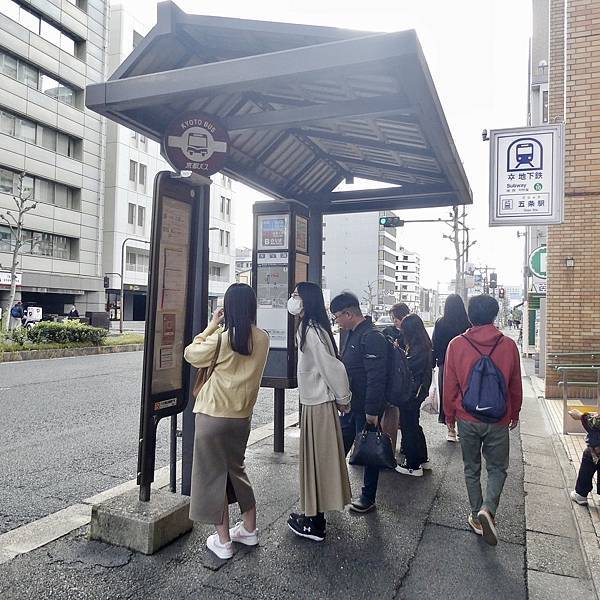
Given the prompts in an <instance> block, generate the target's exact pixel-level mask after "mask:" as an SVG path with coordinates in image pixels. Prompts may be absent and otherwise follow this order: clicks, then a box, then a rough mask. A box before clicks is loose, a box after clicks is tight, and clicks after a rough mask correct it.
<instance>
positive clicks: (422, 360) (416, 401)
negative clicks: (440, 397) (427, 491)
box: [396, 315, 432, 477]
mask: <svg viewBox="0 0 600 600" xmlns="http://www.w3.org/2000/svg"><path fill="white" fill-rule="evenodd" d="M400 330H401V331H402V334H403V336H404V342H405V344H406V357H407V359H408V367H409V369H410V372H411V375H412V377H413V384H414V385H413V389H412V397H411V400H410V402H409V403H407V405H405V406H401V407H400V430H401V432H402V447H403V449H404V456H405V460H404V462H403V463H402V464H400V465H398V466H397V467H396V471H398V473H402V475H412V476H413V477H420V476H421V475H423V469H429V468H430V465H429V458H428V456H427V442H426V441H425V434H424V433H423V428H422V427H421V425H420V424H419V417H420V413H421V404H422V403H423V400H425V398H427V395H428V394H429V386H430V385H431V370H432V367H431V340H430V339H429V335H428V334H427V331H426V329H425V326H424V325H423V321H421V317H419V316H418V315H408V316H407V317H406V318H405V319H403V320H402V323H401V325H400Z"/></svg>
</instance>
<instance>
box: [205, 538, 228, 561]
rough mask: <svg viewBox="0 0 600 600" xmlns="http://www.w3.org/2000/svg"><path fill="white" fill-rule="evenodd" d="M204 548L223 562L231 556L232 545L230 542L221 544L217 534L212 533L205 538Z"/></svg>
mask: <svg viewBox="0 0 600 600" xmlns="http://www.w3.org/2000/svg"><path fill="white" fill-rule="evenodd" d="M206 547H207V548H208V549H209V550H210V551H211V552H213V553H214V554H216V555H217V556H218V557H219V558H222V559H223V560H227V559H228V558H231V557H232V556H233V544H232V543H231V542H226V543H225V544H221V540H219V534H218V533H213V534H212V535H209V536H208V537H207V538H206Z"/></svg>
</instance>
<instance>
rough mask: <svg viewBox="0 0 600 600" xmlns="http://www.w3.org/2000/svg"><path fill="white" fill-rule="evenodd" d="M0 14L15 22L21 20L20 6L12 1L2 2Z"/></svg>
mask: <svg viewBox="0 0 600 600" xmlns="http://www.w3.org/2000/svg"><path fill="white" fill-rule="evenodd" d="M0 12H1V13H3V14H5V15H6V16H7V17H10V18H11V19H12V20H13V21H18V20H19V5H18V4H17V3H16V2H13V1H12V0H0Z"/></svg>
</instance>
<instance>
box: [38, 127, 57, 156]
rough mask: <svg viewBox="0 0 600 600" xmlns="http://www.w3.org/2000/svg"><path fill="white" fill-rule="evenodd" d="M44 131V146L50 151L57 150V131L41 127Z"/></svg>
mask: <svg viewBox="0 0 600 600" xmlns="http://www.w3.org/2000/svg"><path fill="white" fill-rule="evenodd" d="M40 129H41V130H42V136H41V137H42V146H43V147H44V148H48V150H56V131H54V129H49V128H48V127H41V126H40Z"/></svg>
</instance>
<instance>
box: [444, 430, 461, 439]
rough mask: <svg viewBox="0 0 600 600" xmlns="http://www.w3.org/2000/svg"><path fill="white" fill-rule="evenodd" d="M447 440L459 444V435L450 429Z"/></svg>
mask: <svg viewBox="0 0 600 600" xmlns="http://www.w3.org/2000/svg"><path fill="white" fill-rule="evenodd" d="M446 440H447V441H448V442H458V434H457V433H456V430H454V429H448V433H447V434H446Z"/></svg>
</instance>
